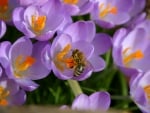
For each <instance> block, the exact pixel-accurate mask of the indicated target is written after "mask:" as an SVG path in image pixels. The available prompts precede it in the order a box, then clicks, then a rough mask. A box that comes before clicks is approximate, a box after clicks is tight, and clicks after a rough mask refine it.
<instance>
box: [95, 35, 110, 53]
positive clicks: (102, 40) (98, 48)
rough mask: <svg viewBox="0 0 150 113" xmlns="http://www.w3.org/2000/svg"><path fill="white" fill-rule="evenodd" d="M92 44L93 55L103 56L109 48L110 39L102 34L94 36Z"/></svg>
mask: <svg viewBox="0 0 150 113" xmlns="http://www.w3.org/2000/svg"><path fill="white" fill-rule="evenodd" d="M92 44H93V45H94V53H95V54H97V55H100V54H104V53H105V52H107V51H108V50H109V49H110V47H111V45H112V44H111V37H110V36H109V35H107V34H104V33H99V34H96V36H95V38H94V40H93V42H92Z"/></svg>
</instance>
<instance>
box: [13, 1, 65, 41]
mask: <svg viewBox="0 0 150 113" xmlns="http://www.w3.org/2000/svg"><path fill="white" fill-rule="evenodd" d="M63 21H64V16H63V14H61V13H60V5H58V4H57V2H56V1H55V0H49V1H48V2H46V3H45V4H43V5H42V6H36V5H30V6H28V7H26V8H24V7H18V8H16V9H15V10H14V12H13V22H14V24H15V26H16V27H17V28H18V29H19V30H20V31H21V32H22V33H23V34H25V35H26V36H28V37H30V38H36V39H37V40H41V41H43V40H48V39H50V38H52V36H53V34H54V33H55V32H56V30H58V29H59V27H60V26H61V24H62V23H63Z"/></svg>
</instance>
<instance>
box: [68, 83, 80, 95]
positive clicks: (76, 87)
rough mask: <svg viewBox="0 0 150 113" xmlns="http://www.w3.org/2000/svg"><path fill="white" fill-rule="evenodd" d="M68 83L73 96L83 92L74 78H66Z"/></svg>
mask: <svg viewBox="0 0 150 113" xmlns="http://www.w3.org/2000/svg"><path fill="white" fill-rule="evenodd" d="M68 83H69V86H70V88H71V89H72V91H73V94H74V95H75V96H77V95H79V94H81V93H83V92H82V90H81V87H80V85H79V83H78V82H77V81H76V80H68Z"/></svg>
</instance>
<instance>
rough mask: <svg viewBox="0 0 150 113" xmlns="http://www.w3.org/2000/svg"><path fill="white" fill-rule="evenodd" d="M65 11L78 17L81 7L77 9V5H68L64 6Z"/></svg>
mask: <svg viewBox="0 0 150 113" xmlns="http://www.w3.org/2000/svg"><path fill="white" fill-rule="evenodd" d="M64 11H66V13H67V14H68V15H72V16H73V15H77V14H78V13H79V11H80V9H79V7H77V6H76V5H68V4H64Z"/></svg>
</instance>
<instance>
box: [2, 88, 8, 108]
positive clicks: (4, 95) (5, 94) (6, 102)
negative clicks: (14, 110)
mask: <svg viewBox="0 0 150 113" xmlns="http://www.w3.org/2000/svg"><path fill="white" fill-rule="evenodd" d="M7 96H9V91H8V90H5V89H4V88H3V87H2V86H0V106H7V105H8V101H7V100H6V98H7Z"/></svg>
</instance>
